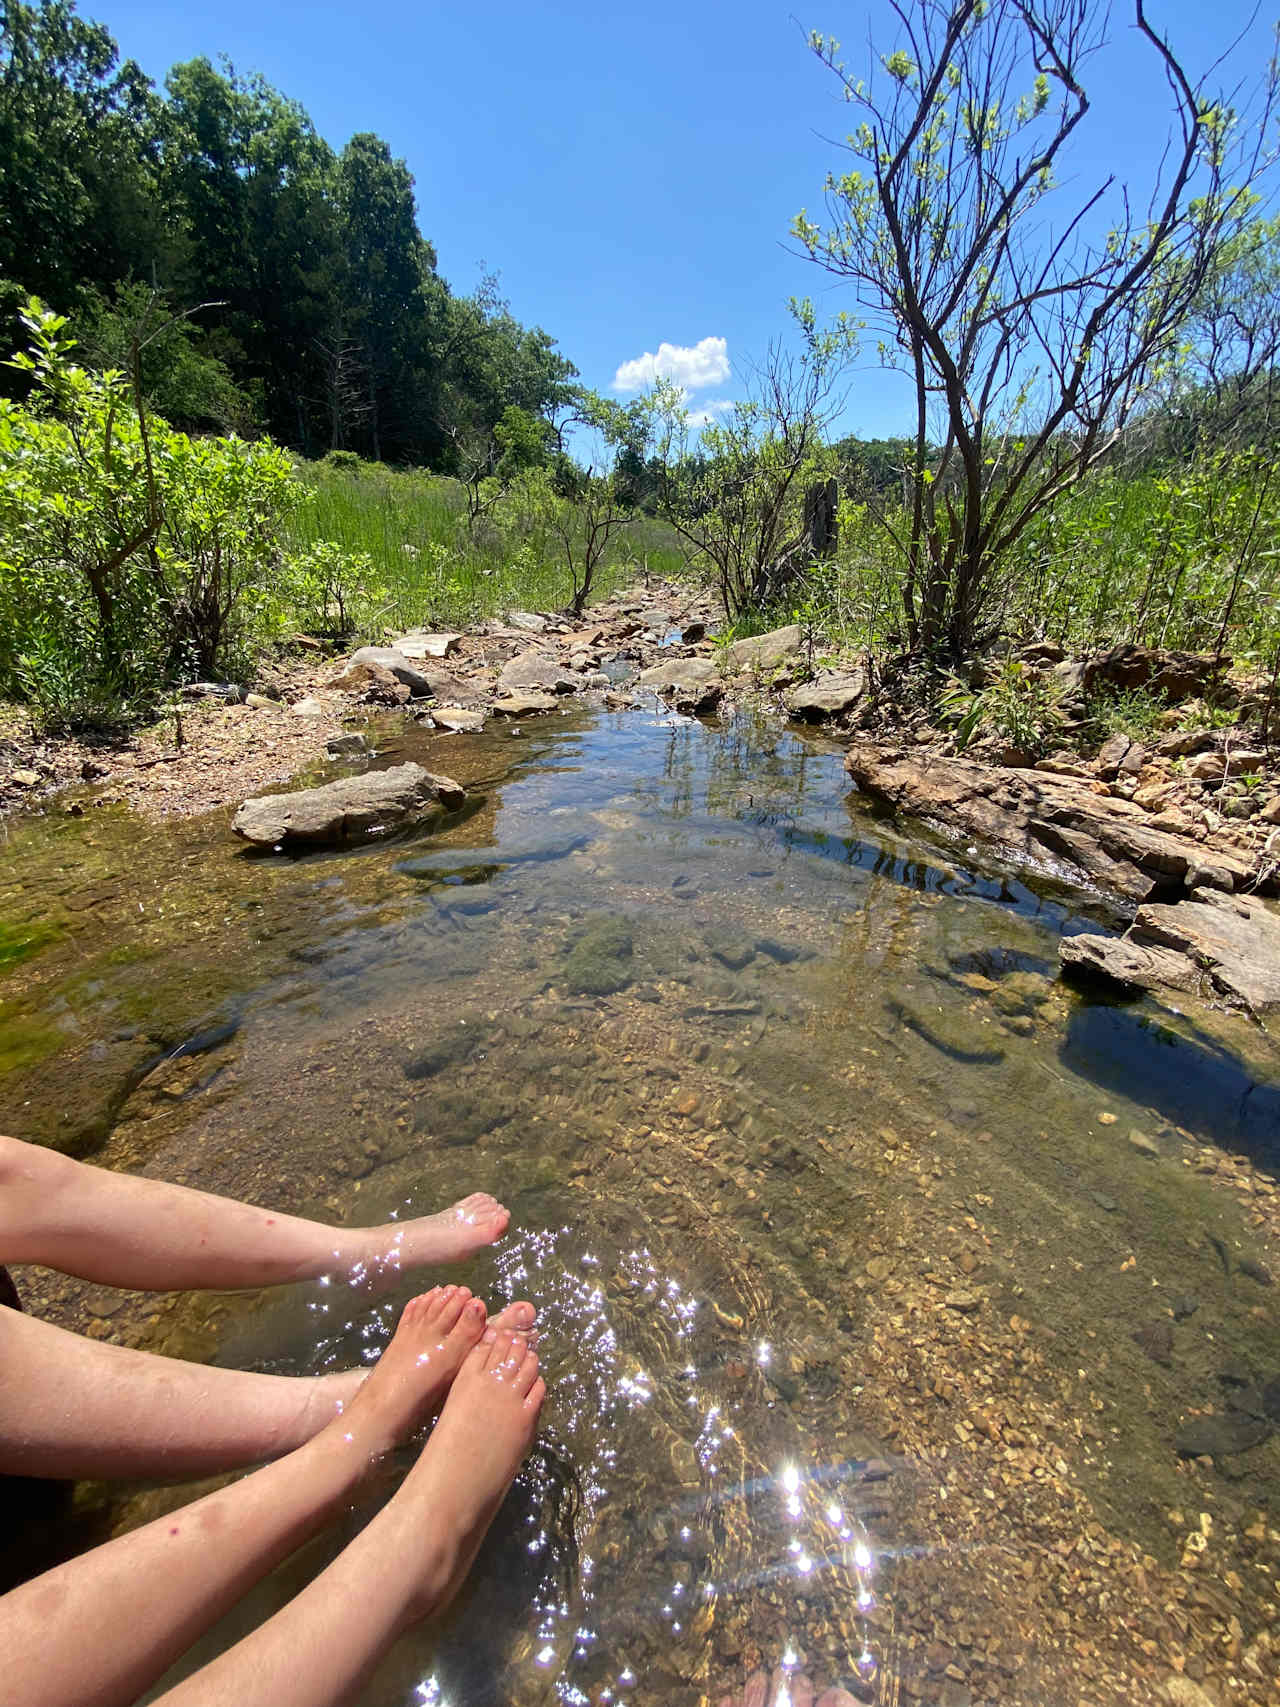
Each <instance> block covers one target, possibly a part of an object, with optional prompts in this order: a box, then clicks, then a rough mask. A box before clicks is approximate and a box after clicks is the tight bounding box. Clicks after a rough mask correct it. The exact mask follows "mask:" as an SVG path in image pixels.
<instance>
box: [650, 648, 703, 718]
mask: <svg viewBox="0 0 1280 1707" xmlns="http://www.w3.org/2000/svg"><path fill="white" fill-rule="evenodd" d="M637 685H638V686H639V687H642V688H648V689H649V690H650V691H651V692H653V693H658V694H661V695H662V697H663V698H664V699H669V700H672V701H673V702H674V704H675V706H676V709H677V710H678V711H684V712H695V711H711V710H713V709H714V707H715V706H717V705H718V704H719V703H720V697H721V695H722V694H723V693H724V683H723V682H722V681H721V680H720V678H719V676H718V675H717V674H716V667H715V665H714V664H713V663H712V662H711V660H710V659H709V658H673V659H672V660H671V662H670V663H668V664H657V665H655V666H654V668H653V669H651V670H644V671H642V672H641V675H640V679H639V682H638V684H637Z"/></svg>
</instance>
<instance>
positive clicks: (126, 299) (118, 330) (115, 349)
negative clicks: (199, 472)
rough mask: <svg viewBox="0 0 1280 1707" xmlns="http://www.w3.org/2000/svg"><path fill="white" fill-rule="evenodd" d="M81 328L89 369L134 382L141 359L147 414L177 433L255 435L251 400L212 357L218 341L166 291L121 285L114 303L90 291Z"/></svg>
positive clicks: (81, 315)
mask: <svg viewBox="0 0 1280 1707" xmlns="http://www.w3.org/2000/svg"><path fill="white" fill-rule="evenodd" d="M76 325H77V331H78V333H79V338H78V345H79V349H80V352H81V354H82V355H83V356H84V359H85V364H86V366H88V367H92V368H96V369H98V370H100V371H101V370H104V369H111V368H116V369H119V370H121V371H122V372H124V373H126V374H129V375H130V376H132V375H133V370H134V362H135V359H136V360H137V361H138V362H139V364H140V365H139V371H138V380H139V382H140V384H141V388H142V395H143V398H144V399H145V402H146V406H147V408H148V409H149V410H151V411H152V412H153V413H158V414H161V415H163V416H164V418H165V419H166V420H167V421H170V422H172V424H173V425H174V426H175V427H181V428H183V429H185V430H187V431H192V432H209V431H213V432H227V431H233V432H238V433H241V434H248V433H250V432H252V431H253V428H254V426H255V424H256V413H255V408H254V403H253V400H252V399H251V398H250V397H249V396H248V395H247V394H246V393H245V392H244V391H243V390H242V389H241V388H240V387H239V386H238V385H237V384H236V383H235V381H234V380H233V379H232V377H231V374H230V372H229V370H228V368H227V365H226V363H225V362H223V361H221V360H219V358H218V357H217V356H216V355H215V354H213V350H214V348H216V342H215V341H213V340H210V339H208V338H207V337H205V336H204V335H203V334H202V331H201V328H200V325H199V320H198V316H195V315H191V314H180V313H177V312H175V310H174V308H173V306H172V304H171V303H170V302H169V301H168V300H167V299H166V298H165V296H164V295H163V294H162V293H160V292H158V291H154V290H152V289H150V288H149V287H148V286H146V285H140V284H130V285H121V286H120V287H119V289H118V290H117V291H116V292H115V293H114V296H113V297H112V298H111V299H110V300H108V299H107V298H106V297H104V296H102V295H101V294H100V293H99V292H97V291H95V290H92V289H91V290H88V291H86V292H85V293H84V306H83V307H82V309H81V311H80V313H79V314H77V316H76Z"/></svg>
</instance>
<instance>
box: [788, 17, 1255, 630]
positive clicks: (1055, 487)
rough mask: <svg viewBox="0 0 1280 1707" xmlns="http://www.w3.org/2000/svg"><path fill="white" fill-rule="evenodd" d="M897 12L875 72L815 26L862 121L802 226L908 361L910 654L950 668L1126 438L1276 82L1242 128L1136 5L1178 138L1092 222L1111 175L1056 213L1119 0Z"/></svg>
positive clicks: (1203, 271)
mask: <svg viewBox="0 0 1280 1707" xmlns="http://www.w3.org/2000/svg"><path fill="white" fill-rule="evenodd" d="M892 10H893V12H894V15H895V16H896V18H897V21H898V25H899V35H898V38H897V40H896V41H895V42H894V43H893V45H892V47H891V48H890V50H889V51H887V52H885V53H883V54H882V55H881V56H880V58H879V62H878V65H877V67H876V68H875V70H874V71H873V72H872V74H871V76H870V78H869V79H868V80H867V81H865V82H864V81H863V80H861V79H859V78H857V77H855V76H854V75H853V74H852V73H851V72H849V71H848V70H847V69H846V68H845V66H844V64H843V62H842V61H841V59H840V58H839V45H838V43H836V42H835V41H833V40H831V39H830V38H828V37H824V36H821V35H814V36H813V37H812V38H811V45H812V47H813V50H814V52H815V53H816V54H817V55H818V57H819V58H820V59H821V60H822V62H823V63H824V64H825V65H827V66H828V67H829V68H830V69H831V71H832V72H833V74H834V75H835V77H836V79H837V81H838V83H839V85H840V87H841V90H842V93H843V94H844V97H845V99H846V100H847V101H848V102H849V104H850V105H851V106H853V107H854V108H855V109H856V110H857V112H858V113H859V115H860V122H859V123H858V125H857V127H856V129H855V130H854V131H853V132H852V134H851V135H850V136H849V137H848V138H847V141H846V148H847V150H848V152H849V153H850V154H851V155H852V157H853V164H852V166H851V168H850V169H849V170H848V171H846V172H842V173H839V174H833V175H831V176H830V177H828V179H827V184H826V193H827V220H826V222H825V223H823V224H819V223H817V222H815V221H813V220H811V219H809V218H808V216H807V215H806V214H804V213H801V214H800V215H799V216H798V218H797V219H796V221H795V224H794V227H793V230H794V234H795V236H796V237H797V239H798V240H799V242H800V244H801V246H802V247H803V249H804V250H805V251H806V252H807V253H808V254H809V255H810V256H811V257H812V258H813V259H814V260H816V261H818V262H820V263H821V265H822V266H824V267H825V268H827V269H828V270H829V271H830V272H832V273H834V274H836V275H837V276H839V277H842V278H847V279H849V280H851V281H852V283H853V285H854V288H855V292H856V296H857V300H858V304H859V308H860V310H861V311H863V312H865V313H867V314H868V315H869V317H870V319H871V322H872V324H873V325H874V326H876V327H878V328H879V329H880V331H881V334H882V343H881V350H882V354H883V356H884V359H885V360H886V361H888V362H890V363H893V364H900V365H901V366H903V367H904V368H905V370H906V372H907V373H908V375H909V376H910V379H911V382H912V385H913V388H914V394H915V409H916V431H915V454H914V457H913V458H912V462H911V487H910V502H909V504H908V506H907V514H906V517H905V520H904V521H903V522H902V523H901V525H900V526H899V525H896V524H894V523H893V522H892V521H891V520H890V519H889V516H888V512H886V524H887V525H889V526H890V528H891V533H892V539H893V543H894V545H895V546H896V547H897V549H898V550H899V551H900V554H901V559H902V562H903V566H904V567H903V577H902V587H901V596H902V604H903V609H904V614H905V618H906V625H907V633H908V641H909V647H910V650H911V652H912V653H913V654H915V655H917V656H922V657H925V658H929V659H940V660H946V659H951V660H957V661H958V660H960V659H962V658H963V657H964V656H965V655H966V654H967V653H969V652H970V651H971V649H972V648H973V647H974V645H975V644H977V643H979V642H980V641H981V640H982V639H983V637H984V634H985V632H986V625H987V622H988V619H989V617H990V615H991V612H992V609H993V606H994V604H995V602H996V600H997V597H998V591H999V589H998V575H999V571H1000V567H1001V564H1002V563H1003V562H1004V561H1005V560H1006V559H1007V557H1008V555H1009V553H1010V552H1011V551H1012V549H1013V548H1014V546H1015V545H1016V544H1017V541H1018V539H1019V538H1020V536H1021V535H1022V533H1023V532H1024V530H1025V529H1026V528H1027V526H1028V525H1029V523H1030V522H1031V521H1032V519H1033V518H1034V517H1035V516H1036V515H1037V514H1038V513H1040V512H1041V511H1043V510H1044V509H1045V508H1046V507H1048V506H1050V505H1052V503H1053V502H1054V501H1055V499H1056V498H1057V497H1058V496H1059V495H1060V494H1061V493H1063V492H1064V491H1066V490H1067V489H1068V488H1069V487H1070V486H1071V485H1072V484H1073V483H1074V482H1075V481H1077V480H1079V479H1080V478H1081V476H1082V475H1083V474H1084V473H1085V472H1086V471H1087V470H1088V469H1089V468H1090V467H1092V466H1093V465H1094V464H1095V463H1097V462H1098V461H1099V460H1100V459H1101V458H1102V457H1104V456H1105V455H1106V454H1107V452H1108V451H1109V450H1110V449H1111V448H1112V447H1113V446H1114V445H1116V443H1117V442H1118V438H1119V434H1120V432H1121V430H1122V428H1123V426H1124V424H1125V422H1126V420H1127V419H1128V418H1129V416H1130V415H1131V414H1132V412H1133V411H1134V409H1135V408H1136V407H1137V406H1138V405H1139V403H1140V402H1141V400H1142V399H1143V397H1144V395H1145V394H1146V393H1147V391H1148V389H1149V388H1150V387H1151V386H1152V384H1153V383H1154V382H1155V381H1156V380H1157V379H1158V378H1159V377H1160V375H1161V373H1162V370H1163V368H1164V366H1165V364H1167V363H1168V362H1169V361H1170V360H1171V359H1172V358H1173V356H1174V355H1175V353H1176V350H1177V344H1178V338H1179V335H1180V332H1181V328H1182V326H1183V324H1184V322H1185V320H1186V318H1187V316H1188V314H1189V313H1190V312H1191V310H1192V308H1193V307H1194V305H1195V304H1196V303H1197V301H1198V300H1200V298H1201V295H1202V293H1203V291H1204V288H1205V285H1206V282H1207V280H1208V279H1209V278H1210V277H1211V276H1212V275H1213V273H1214V270H1215V268H1216V267H1217V266H1218V265H1219V264H1220V262H1221V260H1222V258H1223V256H1224V254H1225V253H1226V252H1227V251H1228V249H1229V246H1230V244H1231V243H1232V242H1233V241H1234V240H1235V239H1236V238H1237V236H1238V234H1239V232H1240V231H1241V229H1242V227H1243V225H1244V222H1245V220H1246V217H1247V215H1248V213H1249V210H1250V207H1251V196H1250V189H1249V186H1250V185H1251V183H1253V182H1254V181H1255V180H1256V179H1257V177H1258V175H1259V174H1260V173H1261V172H1262V171H1264V170H1265V169H1266V168H1267V167H1268V166H1269V165H1270V164H1271V162H1272V154H1271V152H1270V143H1269V141H1268V140H1267V138H1266V135H1265V126H1266V124H1267V123H1269V121H1270V117H1271V113H1272V108H1273V102H1274V92H1275V81H1274V75H1273V74H1269V75H1268V77H1267V79H1266V82H1265V85H1264V88H1263V90H1262V93H1261V97H1260V104H1261V111H1260V115H1259V117H1260V119H1261V121H1262V122H1261V123H1260V124H1259V125H1257V126H1251V125H1249V124H1246V123H1245V122H1244V121H1243V120H1242V119H1239V118H1238V117H1237V116H1236V115H1235V114H1234V113H1233V112H1232V111H1231V110H1230V109H1229V108H1228V107H1227V106H1226V105H1225V103H1224V102H1222V101H1219V100H1215V99H1214V98H1212V97H1211V96H1210V95H1209V93H1208V92H1207V91H1206V90H1205V88H1204V87H1203V86H1202V85H1201V84H1197V83H1193V82H1192V80H1191V79H1190V77H1189V76H1188V74H1187V73H1186V71H1185V70H1184V68H1183V66H1182V64H1181V62H1180V61H1179V59H1178V58H1177V57H1176V55H1175V53H1174V51H1173V49H1172V48H1171V47H1170V46H1169V44H1168V43H1167V42H1166V41H1165V40H1164V39H1163V38H1162V37H1161V36H1160V35H1158V34H1157V32H1156V31H1155V30H1154V29H1152V27H1151V26H1150V24H1149V23H1148V21H1147V18H1146V15H1145V12H1144V9H1143V4H1142V0H1137V5H1136V13H1135V17H1136V23H1137V28H1138V31H1139V33H1140V35H1141V36H1142V37H1143V39H1144V40H1145V42H1146V43H1147V45H1148V46H1149V48H1150V50H1151V54H1152V61H1153V69H1154V70H1155V72H1156V73H1157V74H1159V75H1160V76H1162V77H1163V78H1164V79H1165V81H1166V82H1167V84H1168V87H1169V89H1170V92H1171V95H1172V102H1173V123H1174V126H1175V134H1174V137H1173V139H1172V141H1171V144H1170V148H1169V151H1168V159H1167V170H1166V172H1165V174H1164V177H1163V181H1161V182H1158V183H1157V184H1156V185H1155V187H1154V189H1153V191H1152V193H1151V196H1150V210H1149V213H1147V214H1146V215H1139V214H1137V213H1135V212H1133V211H1132V208H1133V206H1134V205H1135V203H1137V202H1138V200H1139V198H1137V197H1134V199H1133V201H1132V202H1131V200H1130V196H1129V193H1128V191H1127V190H1126V191H1124V193H1123V194H1122V195H1121V197H1120V198H1119V201H1120V213H1119V221H1118V224H1117V225H1116V227H1115V228H1114V229H1113V230H1111V231H1110V232H1108V233H1106V234H1105V235H1104V236H1102V237H1101V238H1098V239H1094V238H1093V237H1092V236H1091V235H1090V233H1091V231H1092V230H1093V229H1094V227H1095V225H1096V222H1097V221H1098V220H1099V219H1100V217H1101V210H1102V207H1103V205H1104V202H1105V199H1106V194H1107V191H1108V190H1109V188H1110V187H1111V186H1110V184H1105V185H1103V186H1102V187H1101V188H1099V189H1097V190H1096V191H1094V192H1092V193H1085V194H1084V195H1083V196H1082V197H1081V198H1079V199H1078V200H1077V201H1076V203H1075V204H1074V206H1070V205H1069V206H1068V207H1066V208H1065V209H1062V210H1061V211H1058V212H1057V213H1056V215H1055V212H1054V209H1055V207H1056V206H1057V204H1058V203H1060V202H1061V201H1063V199H1064V192H1063V191H1062V189H1061V186H1060V179H1059V173H1060V172H1061V170H1062V167H1063V165H1064V162H1065V161H1066V160H1067V159H1068V158H1069V144H1070V143H1071V140H1072V138H1073V136H1074V135H1075V133H1076V131H1077V130H1078V128H1079V127H1080V126H1081V124H1082V123H1083V122H1084V121H1085V119H1086V117H1087V114H1088V111H1089V100H1088V96H1087V94H1086V91H1085V87H1084V81H1083V80H1084V78H1085V76H1086V73H1087V68H1088V65H1089V62H1090V60H1091V59H1092V57H1093V56H1094V54H1095V53H1096V52H1097V51H1098V50H1099V49H1100V48H1101V46H1102V44H1103V35H1104V30H1105V24H1106V17H1105V13H1104V11H1103V10H1102V9H1101V8H1100V7H1099V6H1097V5H1096V4H1094V0H1048V3H1047V5H1045V6H1036V5H1034V4H1032V3H1031V0H892ZM1142 199H1144V200H1145V199H1146V198H1142ZM935 414H936V418H937V428H938V430H937V438H938V442H939V446H940V449H939V453H938V456H937V457H936V459H933V458H930V457H929V456H928V454H927V447H928V442H929V436H930V426H931V421H932V419H933V417H934V416H935Z"/></svg>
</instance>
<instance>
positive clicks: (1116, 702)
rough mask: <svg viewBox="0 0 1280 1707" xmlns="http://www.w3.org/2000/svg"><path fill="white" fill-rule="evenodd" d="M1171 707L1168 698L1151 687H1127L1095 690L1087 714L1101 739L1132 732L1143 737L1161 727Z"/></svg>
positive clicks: (1135, 735) (1134, 736) (1135, 736)
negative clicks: (1096, 692)
mask: <svg viewBox="0 0 1280 1707" xmlns="http://www.w3.org/2000/svg"><path fill="white" fill-rule="evenodd" d="M1168 709H1169V705H1168V701H1167V700H1166V699H1165V698H1164V697H1163V696H1162V695H1161V694H1156V693H1152V692H1151V690H1150V689H1149V688H1126V689H1122V690H1120V691H1119V692H1114V691H1112V692H1104V693H1098V694H1095V695H1094V696H1093V697H1092V698H1091V699H1090V701H1089V704H1088V708H1087V715H1088V718H1089V723H1090V725H1091V727H1092V730H1093V733H1094V734H1095V736H1096V738H1097V739H1098V740H1100V741H1102V740H1105V739H1106V737H1107V736H1108V735H1129V736H1131V737H1132V738H1133V739H1134V740H1138V741H1143V740H1146V739H1147V738H1148V737H1150V736H1151V735H1153V734H1154V733H1155V732H1156V730H1157V729H1159V728H1160V727H1161V719H1162V718H1163V716H1164V714H1165V713H1166V712H1167V711H1168Z"/></svg>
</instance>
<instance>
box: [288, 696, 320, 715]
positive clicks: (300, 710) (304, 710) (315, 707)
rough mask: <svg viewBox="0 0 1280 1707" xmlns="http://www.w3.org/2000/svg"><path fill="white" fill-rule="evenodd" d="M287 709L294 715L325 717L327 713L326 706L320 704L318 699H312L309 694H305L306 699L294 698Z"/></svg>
mask: <svg viewBox="0 0 1280 1707" xmlns="http://www.w3.org/2000/svg"><path fill="white" fill-rule="evenodd" d="M289 711H290V714H291V715H292V716H294V717H327V716H328V715H329V711H328V708H327V707H326V706H323V705H321V703H320V701H319V700H318V699H313V698H312V697H311V695H310V694H308V695H307V697H306V699H297V700H295V701H294V702H293V704H292V705H291V706H290V707H289Z"/></svg>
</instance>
